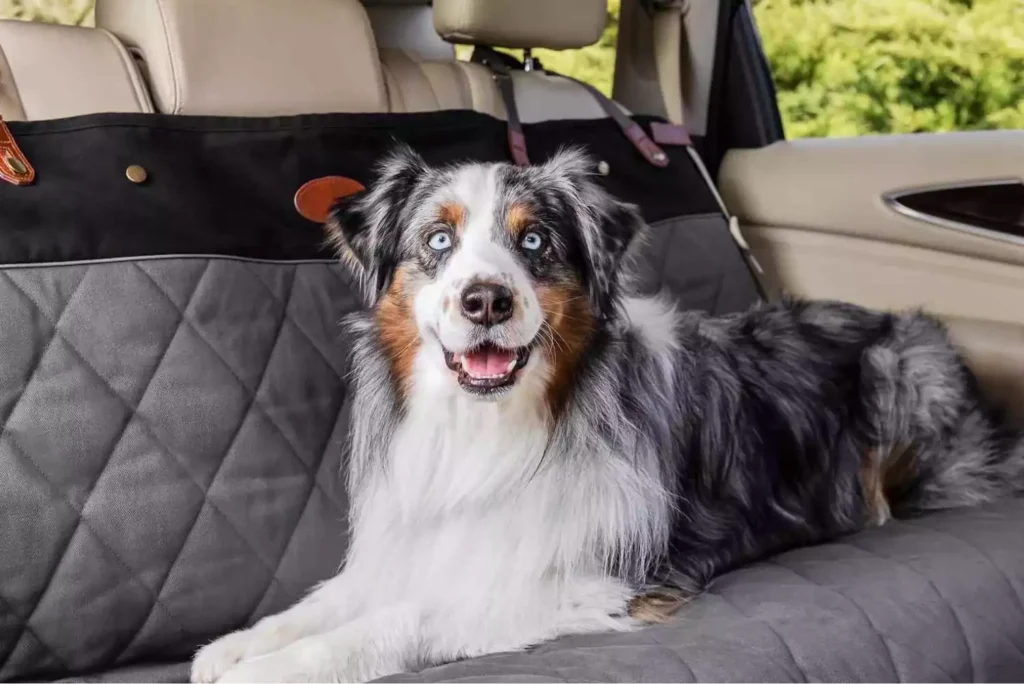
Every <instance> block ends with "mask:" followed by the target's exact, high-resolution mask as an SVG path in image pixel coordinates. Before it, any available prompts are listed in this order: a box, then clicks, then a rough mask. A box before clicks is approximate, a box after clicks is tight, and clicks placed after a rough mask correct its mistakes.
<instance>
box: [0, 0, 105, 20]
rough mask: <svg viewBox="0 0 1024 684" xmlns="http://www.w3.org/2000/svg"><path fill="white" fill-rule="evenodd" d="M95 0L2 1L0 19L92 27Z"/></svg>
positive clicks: (0, 3) (0, 0)
mask: <svg viewBox="0 0 1024 684" xmlns="http://www.w3.org/2000/svg"><path fill="white" fill-rule="evenodd" d="M93 5H94V2H93V0H0V19H23V20H25V21H45V22H49V23H53V24H74V25H81V26H91V25H92V24H93V21H94V18H95V17H94V14H93Z"/></svg>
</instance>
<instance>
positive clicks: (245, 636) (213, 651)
mask: <svg viewBox="0 0 1024 684" xmlns="http://www.w3.org/2000/svg"><path fill="white" fill-rule="evenodd" d="M300 636H301V632H299V631H296V626H295V625H294V624H292V623H290V622H287V621H285V620H282V619H281V618H280V617H279V616H272V617H268V618H264V619H263V620H260V621H259V622H258V623H256V625H255V626H254V627H252V628H251V629H244V630H241V631H238V632H232V633H231V634H228V635H227V636H224V637H221V638H220V639H217V640H216V641H214V642H213V643H212V644H209V645H207V646H204V647H203V648H201V649H199V652H198V653H196V656H195V658H194V659H193V660H192V674H191V680H192V681H193V682H196V684H199V683H202V684H209V683H210V682H216V681H217V680H219V679H220V678H221V676H223V675H224V673H225V672H227V671H228V670H230V669H231V668H233V667H234V666H235V665H237V664H238V663H240V662H242V661H245V660H250V659H252V658H257V657H259V656H263V655H267V654H268V653H273V652H274V651H278V650H280V649H282V648H285V647H286V646H289V645H291V644H292V643H294V642H295V641H296V639H298V638H299V637H300Z"/></svg>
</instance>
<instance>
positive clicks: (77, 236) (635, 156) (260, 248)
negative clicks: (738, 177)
mask: <svg viewBox="0 0 1024 684" xmlns="http://www.w3.org/2000/svg"><path fill="white" fill-rule="evenodd" d="M651 120H652V119H651V118H645V119H640V121H641V123H642V125H644V126H645V127H646V126H649V123H650V121H651ZM9 125H10V128H11V130H12V133H13V135H14V137H15V139H16V140H17V141H18V143H19V144H20V146H21V148H22V150H23V151H24V152H25V154H26V155H27V157H28V158H29V159H30V160H31V162H32V164H33V165H34V166H35V169H36V172H37V180H36V183H35V184H34V185H31V186H27V187H15V186H11V185H7V184H4V183H0V262H4V263H39V262H62V261H71V260H83V259H98V258H115V257H134V256H149V255H161V254H216V255H225V256H240V257H251V258H266V259H283V260H293V259H306V258H324V257H328V256H330V255H329V254H328V253H327V252H326V251H325V250H324V248H323V245H322V234H321V230H320V227H319V226H316V225H314V224H312V223H310V222H308V221H306V220H305V219H303V218H302V217H300V216H299V215H298V214H297V213H296V211H295V209H294V208H293V204H292V202H293V197H294V194H295V191H296V190H297V189H298V188H299V187H300V186H301V185H302V183H304V182H306V181H308V180H310V179H312V178H316V177H319V176H323V175H331V174H336V175H343V176H349V177H352V178H355V179H357V180H360V181H363V182H366V181H367V180H368V179H369V176H370V171H371V169H372V167H373V164H374V163H375V161H376V160H377V159H378V158H379V157H380V156H381V155H382V154H384V153H386V152H387V151H388V150H389V149H390V148H391V146H392V145H393V144H394V141H395V140H402V141H405V142H407V143H409V144H410V145H412V146H413V147H414V148H416V149H417V150H418V151H419V152H420V153H421V154H422V155H423V156H424V157H425V158H426V159H427V161H429V162H431V163H434V164H441V163H446V162H455V161H464V160H476V161H507V160H508V159H509V157H508V152H507V142H506V136H505V124H504V122H502V121H499V120H497V119H494V118H493V117H489V116H487V115H484V114H479V113H475V112H468V111H457V112H429V113H423V114H329V115H310V116H298V117H280V118H235V117H181V116H166V115H152V114H99V115H90V116H84V117H75V118H71V119H61V120H55V121H40V122H12V123H10V124H9ZM524 130H525V133H526V137H527V142H528V145H529V149H530V155H531V158H532V160H533V161H534V162H535V163H536V162H539V161H543V160H544V159H546V158H548V157H549V156H551V155H552V154H554V153H555V152H556V151H557V150H558V149H559V148H560V147H562V146H566V145H582V146H584V147H586V148H587V149H588V150H589V151H590V152H591V153H592V154H593V155H594V156H595V157H596V158H597V159H600V160H604V161H606V162H608V164H609V165H610V167H611V174H610V175H609V176H608V177H607V178H606V182H607V186H608V188H609V189H610V190H611V191H612V192H613V193H615V194H617V195H618V196H620V197H621V198H623V199H625V200H627V201H631V202H635V203H637V204H639V205H640V206H641V208H642V210H643V212H644V215H645V217H646V218H647V220H648V221H651V222H655V221H659V220H662V219H664V218H669V217H672V216H679V215H685V214H698V213H705V212H708V211H714V210H715V202H714V198H713V196H712V195H711V193H710V192H709V191H708V189H707V187H706V186H705V185H704V183H703V181H702V180H701V178H700V175H699V173H698V171H697V169H696V168H695V167H694V165H693V163H692V162H691V161H690V159H689V158H688V155H687V154H686V152H685V150H683V149H682V148H674V149H673V148H669V149H668V150H666V151H667V152H668V153H669V155H670V157H671V160H672V163H671V164H670V166H669V167H668V168H666V169H658V168H655V167H653V166H651V165H649V164H648V163H647V162H646V161H644V160H643V158H642V157H641V156H640V155H639V153H638V152H636V150H635V149H634V148H633V146H632V145H631V144H630V143H629V142H628V141H627V140H626V139H625V137H624V136H623V135H622V133H621V131H620V130H619V129H618V127H617V126H616V125H615V123H614V122H612V121H611V120H607V119H605V120H591V121H553V122H544V123H538V124H532V125H527V126H525V127H524ZM133 164H138V165H141V166H143V167H144V168H145V169H146V170H147V171H148V172H149V179H148V181H147V182H146V183H144V184H141V185H136V184H133V183H131V182H130V181H129V180H128V179H127V178H126V176H125V170H126V169H127V167H128V166H130V165H133Z"/></svg>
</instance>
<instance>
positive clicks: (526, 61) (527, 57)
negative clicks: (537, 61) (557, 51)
mask: <svg viewBox="0 0 1024 684" xmlns="http://www.w3.org/2000/svg"><path fill="white" fill-rule="evenodd" d="M533 68H534V63H533V49H532V48H525V49H524V50H523V71H533Z"/></svg>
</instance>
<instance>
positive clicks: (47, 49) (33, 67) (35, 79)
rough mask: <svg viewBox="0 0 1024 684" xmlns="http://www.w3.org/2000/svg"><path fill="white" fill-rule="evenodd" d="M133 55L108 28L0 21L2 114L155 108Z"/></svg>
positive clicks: (28, 116) (51, 115) (44, 115)
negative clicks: (106, 29) (105, 29)
mask: <svg viewBox="0 0 1024 684" xmlns="http://www.w3.org/2000/svg"><path fill="white" fill-rule="evenodd" d="M152 111H153V105H152V103H151V102H150V99H149V94H148V93H147V91H146V88H145V85H144V84H143V82H142V79H141V78H140V76H139V73H138V71H137V70H136V68H135V64H134V63H133V61H132V58H131V55H129V54H128V51H127V50H125V48H124V46H122V45H121V43H119V42H118V41H117V39H115V38H114V36H112V35H111V34H110V33H109V32H108V31H103V30H97V29H89V28H77V27H70V26H55V25H53V24H35V23H29V22H22V21H0V116H3V118H5V119H7V120H9V121H21V120H33V119H58V118H62V117H67V116H78V115H82V114H94V113H97V112H152Z"/></svg>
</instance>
